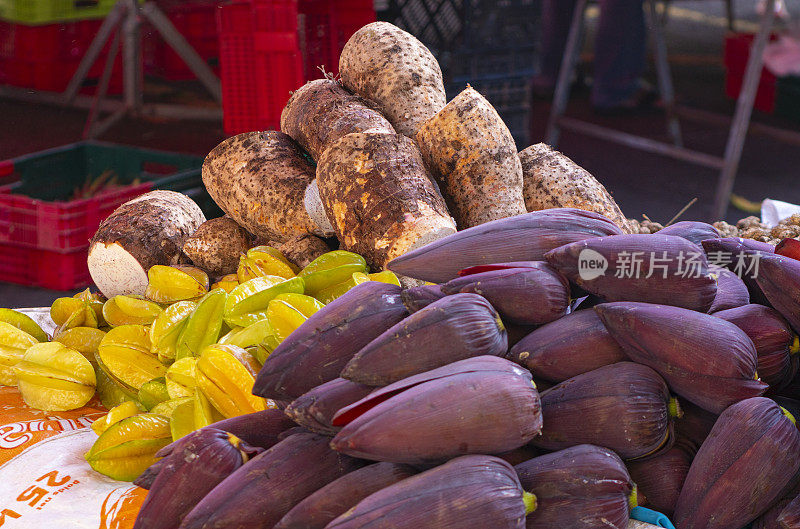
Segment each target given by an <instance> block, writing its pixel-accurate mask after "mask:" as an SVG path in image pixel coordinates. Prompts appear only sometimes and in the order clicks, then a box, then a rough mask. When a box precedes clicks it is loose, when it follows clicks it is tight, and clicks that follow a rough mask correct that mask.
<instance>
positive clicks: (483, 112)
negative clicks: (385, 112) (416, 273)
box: [416, 86, 525, 229]
mask: <svg viewBox="0 0 800 529" xmlns="http://www.w3.org/2000/svg"><path fill="white" fill-rule="evenodd" d="M416 141H417V144H418V145H419V148H420V151H421V152H422V157H423V159H424V160H425V164H426V165H427V167H428V168H429V169H430V170H431V171H432V172H433V173H434V176H436V178H437V180H438V182H439V187H440V188H441V190H442V193H443V194H444V196H445V198H446V199H447V201H448V205H449V206H450V207H451V211H452V213H453V216H454V217H455V219H456V223H457V224H458V227H459V228H460V229H465V228H470V227H473V226H477V225H478V224H483V223H485V222H490V221H493V220H497V219H502V218H505V217H511V216H514V215H520V214H522V213H525V201H524V199H523V196H522V164H521V163H520V160H519V156H517V147H516V144H515V143H514V138H513V137H512V136H511V132H510V131H509V130H508V127H507V126H506V124H505V123H503V120H502V119H501V118H500V116H499V115H498V114H497V111H496V110H495V109H494V107H493V106H492V105H491V104H490V103H489V102H488V101H487V100H486V98H484V97H483V96H482V95H481V94H479V93H478V92H476V91H475V90H473V89H472V88H471V87H469V86H468V87H467V88H466V89H465V90H464V91H462V92H461V93H460V94H459V95H457V96H456V97H455V98H454V99H453V100H452V101H450V102H449V103H448V104H447V106H445V107H444V108H443V109H442V110H440V111H439V113H438V114H436V115H435V116H433V117H432V118H431V119H430V120H428V121H427V122H426V123H425V124H424V125H423V126H422V127H421V128H420V129H419V132H418V133H417V136H416Z"/></svg>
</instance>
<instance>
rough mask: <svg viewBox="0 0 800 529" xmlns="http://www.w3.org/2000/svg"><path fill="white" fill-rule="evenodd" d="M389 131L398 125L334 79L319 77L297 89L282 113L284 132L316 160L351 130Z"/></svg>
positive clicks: (391, 131)
mask: <svg viewBox="0 0 800 529" xmlns="http://www.w3.org/2000/svg"><path fill="white" fill-rule="evenodd" d="M368 130H369V131H373V132H385V133H387V134H393V133H394V128H393V127H392V124H391V123H389V121H387V119H386V118H385V117H383V116H382V115H381V113H380V112H378V111H377V110H375V109H373V108H372V107H371V104H370V103H369V102H367V101H365V100H364V99H362V98H360V97H358V96H357V95H354V94H351V93H350V92H348V91H347V90H345V89H344V88H342V86H341V85H340V84H339V83H338V82H336V81H334V80H332V79H316V80H314V81H310V82H308V83H306V84H304V85H303V86H301V87H300V88H298V89H297V90H295V91H294V93H293V94H292V97H290V98H289V101H288V102H287V103H286V106H285V107H284V109H283V112H281V131H283V132H284V133H286V134H288V135H289V136H291V137H292V138H293V139H294V140H295V141H296V142H297V143H299V144H300V146H301V147H303V148H304V149H305V150H306V151H308V154H310V155H311V157H312V158H314V159H315V160H319V159H320V157H321V156H322V153H323V152H325V149H326V148H327V147H328V146H330V145H331V144H332V143H334V142H335V141H336V140H338V139H339V138H341V137H342V136H346V135H347V134H350V133H351V132H366V131H368Z"/></svg>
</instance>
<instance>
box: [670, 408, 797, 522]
mask: <svg viewBox="0 0 800 529" xmlns="http://www.w3.org/2000/svg"><path fill="white" fill-rule="evenodd" d="M798 470H800V432H798V430H797V427H796V426H795V425H794V420H793V419H790V418H789V417H788V416H787V415H786V414H785V411H784V410H783V409H781V407H780V406H778V405H777V404H775V402H773V401H772V400H770V399H767V398H764V397H754V398H751V399H746V400H743V401H740V402H737V403H736V404H733V405H732V406H730V407H729V408H728V409H726V410H725V411H723V412H722V414H721V415H720V416H719V419H718V420H717V422H716V424H714V428H712V430H711V433H710V434H709V436H708V438H707V439H706V441H705V442H704V443H703V446H701V447H700V450H698V452H697V455H696V456H695V458H694V461H692V466H691V467H690V468H689V474H688V475H687V476H686V481H685V482H684V485H683V489H682V490H681V494H680V497H679V498H678V504H677V507H676V508H675V517H674V521H675V525H676V527H677V528H678V529H734V528H739V527H744V526H745V525H747V524H748V523H750V522H752V521H753V520H755V519H756V518H758V516H759V515H761V514H762V513H763V512H764V511H766V510H767V509H768V508H769V506H770V505H772V503H773V502H775V501H776V500H777V499H778V498H779V497H780V495H781V493H782V492H783V491H784V489H785V487H787V486H788V485H790V482H791V481H792V478H793V477H794V476H795V474H796V473H797V471H798Z"/></svg>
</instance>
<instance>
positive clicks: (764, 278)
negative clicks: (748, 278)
mask: <svg viewBox="0 0 800 529" xmlns="http://www.w3.org/2000/svg"><path fill="white" fill-rule="evenodd" d="M755 281H756V283H757V284H758V286H759V287H760V288H761V291H762V292H763V293H764V295H765V296H766V297H767V299H768V300H769V302H770V304H771V305H772V306H773V307H775V310H777V311H778V312H780V313H781V314H782V315H783V317H784V318H786V319H787V320H788V321H789V324H790V325H791V326H792V328H793V329H794V330H795V332H800V261H798V260H796V259H792V258H791V257H783V256H779V255H761V256H760V259H759V260H758V275H757V276H755Z"/></svg>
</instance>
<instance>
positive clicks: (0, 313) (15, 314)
mask: <svg viewBox="0 0 800 529" xmlns="http://www.w3.org/2000/svg"><path fill="white" fill-rule="evenodd" d="M0 322H4V323H8V324H10V325H13V326H14V327H16V328H17V329H19V330H21V331H23V332H26V333H28V334H30V335H31V336H33V337H34V338H36V339H37V340H38V341H40V342H46V341H48V340H49V339H50V338H49V337H48V336H47V333H46V332H44V331H43V330H42V328H41V327H39V324H38V323H36V322H35V321H34V320H33V318H31V317H30V316H28V315H27V314H23V313H22V312H19V311H16V310H14V309H3V308H0Z"/></svg>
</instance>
